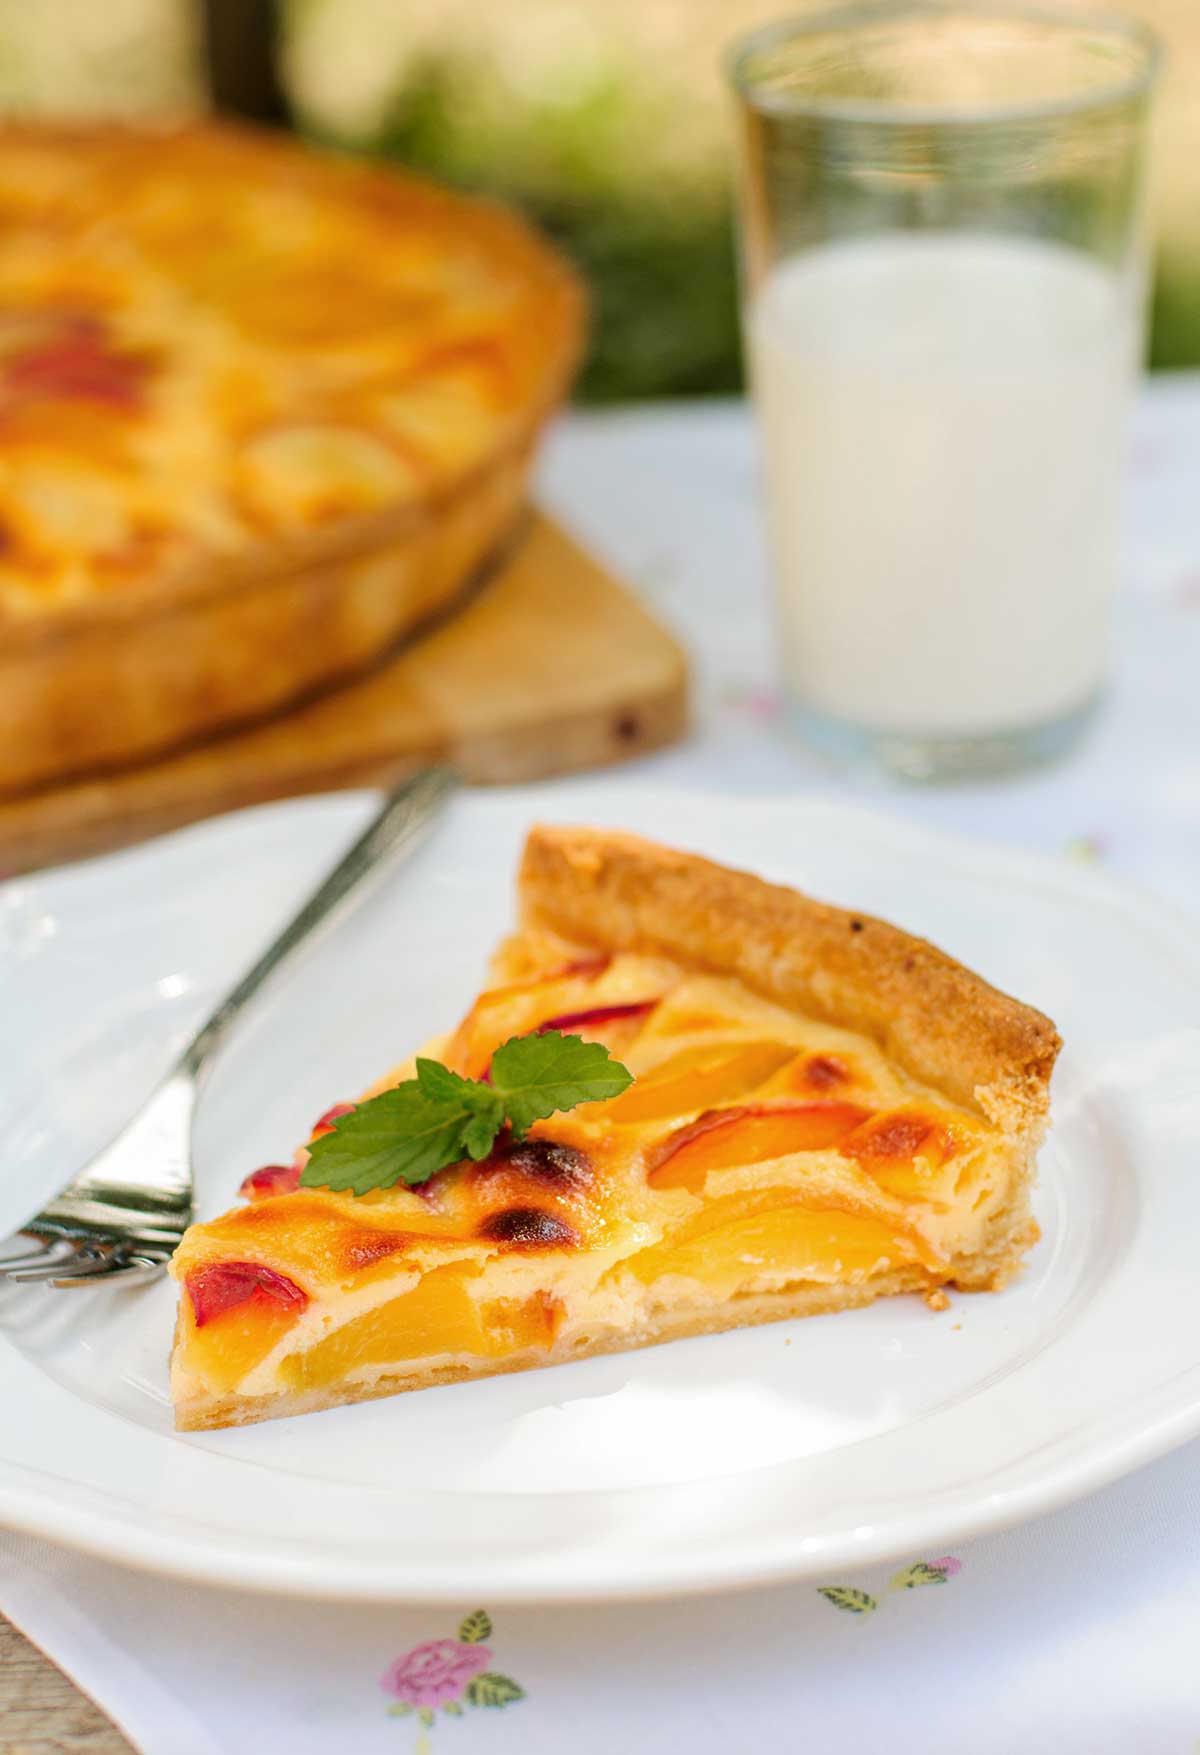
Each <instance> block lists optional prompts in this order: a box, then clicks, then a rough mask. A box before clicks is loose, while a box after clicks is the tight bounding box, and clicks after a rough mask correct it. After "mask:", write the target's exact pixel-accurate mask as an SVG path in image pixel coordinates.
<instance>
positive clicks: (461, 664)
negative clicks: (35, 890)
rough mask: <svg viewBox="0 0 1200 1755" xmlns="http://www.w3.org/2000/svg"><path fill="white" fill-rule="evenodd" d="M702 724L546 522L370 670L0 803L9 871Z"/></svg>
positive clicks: (619, 609)
mask: <svg viewBox="0 0 1200 1755" xmlns="http://www.w3.org/2000/svg"><path fill="white" fill-rule="evenodd" d="M686 719H687V668H686V663H685V660H684V656H683V653H682V651H681V650H680V648H679V646H678V645H677V644H676V642H675V641H674V640H673V639H672V638H671V636H670V635H669V634H667V633H666V632H665V631H664V630H663V629H662V628H660V627H659V625H658V624H657V622H655V621H654V620H653V619H652V618H651V617H650V615H648V614H647V612H646V611H645V610H644V609H643V608H642V607H641V605H640V604H639V603H638V602H637V601H636V600H635V599H634V598H633V597H632V596H631V595H630V593H629V592H628V591H627V590H626V589H625V588H624V586H622V585H621V584H620V583H619V582H618V581H617V580H616V579H614V578H613V577H612V576H611V574H609V573H607V572H606V571H605V570H604V569H603V568H602V567H601V566H600V565H599V563H598V562H597V561H595V560H594V559H593V558H592V557H591V556H589V555H587V554H585V553H584V551H583V550H582V549H581V548H580V547H579V546H578V545H577V544H576V543H575V542H574V541H573V540H572V539H571V538H570V537H569V536H568V535H567V534H566V533H565V532H564V531H563V530H561V529H560V528H559V527H558V526H557V525H556V524H554V523H552V522H551V521H550V520H549V519H547V518H545V517H542V516H540V515H538V514H534V515H533V516H532V518H531V519H530V522H529V525H528V527H527V529H526V530H525V532H524V533H523V534H522V536H521V538H520V539H519V541H518V542H517V543H516V544H515V545H514V547H513V548H512V549H511V550H510V551H509V553H508V555H507V557H506V558H505V559H504V560H503V561H502V562H501V563H500V564H498V565H497V567H496V568H495V570H494V571H493V572H492V574H491V575H490V576H489V578H488V579H487V580H486V581H485V582H484V583H483V584H482V585H481V586H480V587H479V589H478V590H477V591H476V592H475V594H474V595H473V596H472V597H471V598H470V599H469V600H468V601H467V602H466V603H465V604H464V605H463V607H462V608H460V609H459V611H458V612H457V613H456V614H455V615H453V616H452V617H451V618H450V619H449V620H447V621H445V622H444V623H442V624H441V625H440V626H438V627H436V628H435V629H433V630H432V631H431V632H428V633H426V634H425V635H423V636H422V637H420V638H418V639H416V640H414V641H412V642H411V643H410V644H408V645H406V646H405V647H404V648H403V649H402V650H401V651H399V652H398V653H396V654H394V655H393V656H392V657H391V658H389V659H388V660H386V661H385V663H384V664H383V665H381V666H380V667H379V668H378V669H376V670H373V671H372V672H371V673H370V674H369V675H367V676H365V677H362V678H360V679H359V680H357V681H355V682H353V683H351V684H349V685H348V686H346V687H344V688H341V689H338V690H336V691H335V692H334V693H332V694H327V695H323V696H322V697H321V698H320V699H319V700H316V701H313V702H310V703H309V704H308V705H307V706H303V707H301V708H298V709H297V710H295V711H293V712H291V713H288V714H285V715H283V716H282V717H280V718H277V719H272V720H270V721H268V722H266V723H264V724H261V725H257V726H255V727H253V728H251V729H250V730H246V731H242V732H238V733H236V734H233V735H231V736H229V737H224V738H220V739H217V740H215V741H213V742H210V743H205V744H203V745H201V746H199V747H197V748H193V749H189V750H187V751H184V752H183V753H181V754H178V755H174V756H171V757H169V758H167V759H166V760H164V761H159V762H154V763H150V764H147V765H145V766H141V767H138V768H131V769H123V770H121V771H120V772H118V773H114V774H111V775H103V776H99V777H91V778H88V779H85V780H80V781H77V782H75V783H74V784H72V785H68V786H60V787H55V788H53V789H50V790H47V791H42V792H36V793H27V794H22V795H20V796H14V797H9V798H6V799H0V874H3V873H6V872H8V873H12V872H19V871H29V870H32V869H33V868H34V867H36V866H40V865H49V864H53V863H56V862H58V861H60V860H65V859H76V858H79V857H81V856H82V855H84V854H88V853H96V852H100V851H102V850H104V849H107V848H111V847H118V846H124V845H125V844H127V843H129V842H131V841H138V840H141V839H143V838H144V837H145V836H147V835H154V834H158V833H160V832H161V831H162V830H164V829H171V828H177V827H179V825H180V824H182V823H188V822H192V821H194V820H195V819H196V818H198V817H204V816H211V815H213V814H214V813H216V812H217V811H224V810H233V809H236V808H237V807H238V806H240V805H247V804H259V803H262V802H263V801H264V800H266V799H271V798H285V797H289V796H291V795H292V794H294V793H301V792H321V791H327V790H329V789H331V788H335V787H346V786H361V785H366V784H375V783H378V782H381V781H385V780H394V779H398V778H399V777H400V776H401V775H402V774H403V773H404V772H406V771H407V770H409V769H411V768H414V767H418V766H420V765H421V764H422V763H423V762H428V761H430V760H434V759H436V760H444V761H449V762H453V763H454V764H455V766H456V767H457V768H458V769H459V770H460V772H461V773H462V774H463V775H464V777H465V778H466V779H468V780H470V781H476V782H487V781H492V782H496V781H515V780H533V779H541V778H543V777H545V776H547V775H551V774H563V773H569V772H571V771H572V770H575V769H579V768H591V767H598V766H601V765H603V764H605V763H609V762H617V761H621V760H623V759H624V758H626V757H628V756H633V755H640V754H642V753H643V752H644V751H646V750H650V749H654V748H656V747H657V746H658V745H660V744H664V743H668V742H670V741H671V740H672V739H674V738H677V737H679V736H680V735H681V734H682V732H683V730H684V728H685V724H686Z"/></svg>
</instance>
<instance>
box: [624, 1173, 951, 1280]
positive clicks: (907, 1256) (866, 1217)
mask: <svg viewBox="0 0 1200 1755" xmlns="http://www.w3.org/2000/svg"><path fill="white" fill-rule="evenodd" d="M769 1199H770V1200H771V1201H773V1203H774V1204H773V1205H772V1204H762V1205H760V1204H758V1203H757V1202H755V1201H753V1200H751V1201H749V1202H747V1201H745V1200H741V1201H739V1200H737V1199H736V1198H735V1199H734V1200H732V1201H721V1202H716V1203H714V1204H715V1207H716V1208H718V1209H720V1210H719V1213H717V1214H715V1215H714V1213H712V1212H710V1213H708V1214H705V1215H703V1216H702V1218H701V1220H700V1223H699V1224H698V1225H697V1224H693V1225H685V1226H684V1227H682V1228H681V1230H680V1231H679V1232H677V1233H676V1234H675V1235H674V1236H673V1237H670V1238H667V1239H666V1240H665V1241H664V1242H662V1243H658V1244H655V1245H654V1246H653V1247H652V1248H650V1249H647V1250H644V1251H643V1252H642V1253H641V1254H640V1255H637V1256H634V1257H633V1258H632V1260H631V1261H629V1262H627V1263H623V1264H622V1266H623V1267H627V1268H629V1269H631V1270H632V1271H633V1273H635V1274H636V1275H637V1277H638V1278H639V1279H640V1280H642V1281H644V1282H647V1283H649V1282H650V1281H652V1280H657V1279H660V1278H662V1277H663V1276H665V1275H668V1274H678V1275H680V1276H682V1277H683V1278H685V1279H689V1280H697V1281H699V1282H700V1283H701V1284H703V1285H704V1286H706V1287H708V1288H709V1289H710V1290H712V1291H715V1292H717V1293H719V1294H720V1295H721V1296H728V1295H730V1294H732V1293H734V1292H735V1291H737V1289H738V1288H739V1287H740V1286H743V1285H744V1284H745V1283H746V1282H747V1281H748V1280H752V1279H754V1278H756V1277H757V1276H759V1275H760V1274H763V1273H772V1274H780V1273H782V1274H786V1275H787V1276H788V1278H789V1279H796V1280H818V1281H819V1280H825V1281H830V1280H838V1281H846V1280H855V1279H858V1280H862V1279H865V1278H866V1277H867V1276H868V1275H869V1274H871V1273H873V1272H876V1271H879V1270H882V1269H885V1268H888V1267H899V1266H903V1265H907V1264H910V1263H912V1262H916V1261H921V1260H922V1259H923V1255H924V1254H927V1252H924V1251H922V1249H921V1247H920V1246H919V1244H918V1243H917V1241H916V1239H915V1238H913V1237H910V1236H908V1235H907V1234H905V1233H903V1232H900V1231H897V1230H896V1229H895V1228H894V1227H893V1226H892V1225H890V1224H888V1222H887V1221H886V1220H884V1219H881V1218H878V1217H877V1216H875V1215H874V1214H871V1213H856V1212H849V1211H846V1210H845V1209H843V1208H840V1207H817V1206H811V1205H808V1206H806V1205H805V1204H804V1203H803V1202H802V1201H801V1200H799V1199H797V1198H794V1197H793V1198H792V1199H790V1200H789V1199H788V1197H787V1194H786V1192H785V1191H784V1190H781V1189H775V1190H773V1191H771V1193H770V1196H769ZM925 1265H927V1266H928V1265H933V1264H931V1263H929V1262H926V1263H925ZM614 1271H615V1270H614Z"/></svg>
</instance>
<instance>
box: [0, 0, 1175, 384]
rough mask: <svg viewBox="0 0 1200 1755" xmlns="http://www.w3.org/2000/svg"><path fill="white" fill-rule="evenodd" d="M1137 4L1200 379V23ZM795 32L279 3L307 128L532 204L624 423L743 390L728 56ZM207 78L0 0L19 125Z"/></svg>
mask: <svg viewBox="0 0 1200 1755" xmlns="http://www.w3.org/2000/svg"><path fill="white" fill-rule="evenodd" d="M231 3H233V0H231ZM242 3H243V4H244V5H245V6H247V7H252V6H254V5H262V6H263V10H264V13H265V12H266V10H267V0H242ZM808 3H809V4H810V5H811V4H813V3H814V0H808ZM804 4H805V0H792V4H791V7H790V9H791V10H793V11H794V10H797V9H802V8H803V6H804ZM1131 4H1132V5H1133V6H1134V9H1135V10H1137V11H1138V12H1139V13H1140V14H1141V15H1142V16H1144V17H1145V18H1146V19H1147V20H1148V21H1149V22H1150V23H1151V24H1153V25H1154V26H1156V28H1158V29H1159V30H1160V32H1161V33H1162V34H1163V35H1164V37H1165V38H1166V40H1167V44H1168V49H1169V51H1170V55H1171V63H1172V67H1171V74H1170V77H1169V79H1168V81H1167V83H1166V85H1165V88H1164V90H1163V93H1162V97H1161V102H1160V105H1159V118H1158V130H1157V139H1156V143H1155V145H1156V149H1155V160H1154V163H1155V213H1156V230H1157V236H1158V240H1159V244H1158V276H1157V284H1156V292H1155V300H1154V312H1153V328H1152V341H1151V363H1152V364H1153V365H1154V366H1157V367H1175V366H1188V365H1200V195H1197V192H1196V182H1195V175H1194V166H1195V164H1196V163H1197V162H1198V161H1200V0H1131ZM787 10H789V5H788V0H776V3H775V4H772V0H277V4H276V11H275V14H274V22H275V25H276V28H277V33H278V65H279V72H280V78H281V81H282V85H283V88H284V92H285V94H286V100H287V103H288V106H289V108H290V111H291V114H292V117H293V119H294V121H295V122H296V124H297V126H299V127H300V128H302V129H303V130H304V131H305V132H307V133H309V134H311V135H312V136H314V137H316V138H318V139H322V140H326V141H333V142H336V143H338V144H341V145H349V146H353V147H356V148H359V149H361V150H364V151H367V152H371V153H378V154H382V155H386V156H389V157H393V158H395V159H397V160H399V161H401V162H403V163H406V164H410V165H414V166H418V167H420V168H422V169H425V170H428V171H431V172H433V173H435V174H436V175H439V176H442V177H445V178H447V179H448V180H450V181H452V182H455V183H459V184H461V185H463V186H465V187H468V188H473V189H479V190H483V191H486V192H489V193H493V194H496V195H499V196H502V197H505V198H507V199H512V200H515V201H517V202H518V203H519V204H520V205H521V206H523V207H524V208H525V210H526V211H527V212H528V213H530V214H531V215H532V216H533V217H534V218H535V219H536V220H537V221H539V222H540V223H541V224H542V225H543V226H544V227H545V228H546V229H547V230H548V231H549V232H550V233H551V234H552V235H553V236H554V237H555V238H557V239H558V240H559V241H560V243H561V244H562V245H563V246H564V248H565V249H566V250H567V251H568V252H569V253H570V254H571V255H572V256H573V257H574V258H575V260H576V261H577V262H578V263H579V265H580V266H581V268H582V269H583V271H584V273H585V275H586V276H587V278H588V281H589V283H590V285H591V288H592V293H593V300H594V317H595V325H594V327H595V339H594V347H593V352H592V356H591V360H590V362H589V365H588V368H587V371H586V373H585V376H584V379H583V383H582V387H581V388H582V394H583V395H584V396H585V397H587V398H589V399H591V400H595V401H613V400H618V399H625V398H630V397H645V396H667V395H689V394H702V393H708V392H720V391H728V390H732V389H734V388H736V387H737V385H738V384H739V382H740V361H739V346H738V333H737V303H736V281H735V268H734V252H733V243H732V229H731V224H730V215H729V157H730V154H729V131H728V123H729V117H728V110H727V106H726V100H725V94H724V91H723V89H722V81H721V76H720V69H719V63H720V55H721V51H722V49H723V48H724V46H725V45H726V44H727V43H728V41H729V40H730V38H731V37H733V36H735V35H737V34H739V33H740V32H741V31H743V30H745V29H748V28H750V27H751V26H753V25H755V24H758V23H761V22H762V21H763V19H764V18H765V17H770V16H772V15H774V14H776V13H778V12H781V11H787ZM203 63H204V55H203V31H202V6H201V0H103V3H102V4H98V3H97V0H36V4H33V5H31V4H30V3H29V0H0V108H3V109H6V110H9V111H10V112H11V111H24V110H36V111H43V112H44V111H48V110H49V111H54V110H58V111H61V110H68V111H71V112H73V113H96V112H100V113H105V112H111V111H114V110H116V111H125V112H139V111H146V110H153V109H156V108H157V109H162V108H180V107H183V108H187V107H195V106H196V105H198V104H201V103H202V102H203V100H204V69H203Z"/></svg>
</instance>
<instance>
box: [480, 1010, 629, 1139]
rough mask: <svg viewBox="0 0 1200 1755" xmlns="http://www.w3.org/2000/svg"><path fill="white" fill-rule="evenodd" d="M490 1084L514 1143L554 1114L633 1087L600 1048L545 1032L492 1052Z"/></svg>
mask: <svg viewBox="0 0 1200 1755" xmlns="http://www.w3.org/2000/svg"><path fill="white" fill-rule="evenodd" d="M491 1080H492V1089H493V1090H494V1091H496V1092H497V1093H498V1095H499V1096H500V1097H501V1098H502V1099H503V1102H504V1108H505V1112H506V1114H507V1115H508V1119H509V1121H510V1123H511V1124H512V1130H513V1133H514V1135H515V1136H516V1138H517V1139H519V1140H520V1139H523V1138H524V1137H525V1133H526V1130H527V1129H528V1128H529V1127H530V1126H531V1124H532V1123H533V1122H535V1121H544V1120H545V1119H546V1117H547V1116H548V1115H553V1114H554V1113H555V1112H556V1111H557V1110H559V1109H574V1107H575V1105H576V1104H577V1103H600V1102H603V1101H604V1099H605V1098H606V1097H619V1096H620V1094H621V1092H622V1091H624V1090H627V1089H628V1087H629V1086H630V1085H631V1084H632V1083H633V1074H632V1073H630V1072H628V1071H627V1070H626V1068H625V1067H623V1066H622V1065H621V1063H620V1061H619V1060H614V1059H613V1058H612V1056H611V1055H610V1054H609V1052H608V1049H607V1048H606V1047H605V1046H604V1044H603V1043H602V1042H585V1041H584V1040H583V1038H582V1037H581V1036H564V1035H563V1034H562V1032H561V1030H547V1031H545V1032H544V1033H543V1034H541V1035H538V1036H513V1037H510V1039H509V1040H508V1041H507V1042H505V1043H504V1044H503V1046H502V1047H500V1048H497V1050H496V1052H495V1054H493V1056H492V1068H491Z"/></svg>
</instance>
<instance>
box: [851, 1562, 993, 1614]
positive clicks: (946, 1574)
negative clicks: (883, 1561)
mask: <svg viewBox="0 0 1200 1755" xmlns="http://www.w3.org/2000/svg"><path fill="white" fill-rule="evenodd" d="M962 1569H963V1563H962V1561H961V1560H956V1559H955V1557H954V1555H953V1554H943V1555H942V1557H941V1559H940V1560H914V1562H913V1564H912V1565H911V1566H905V1567H904V1568H903V1569H902V1570H901V1571H900V1572H896V1573H893V1574H892V1576H891V1578H889V1579H888V1582H887V1588H888V1590H889V1591H893V1590H917V1589H918V1588H919V1587H920V1586H921V1585H923V1584H948V1583H949V1581H950V1580H951V1579H952V1578H953V1577H955V1575H956V1574H957V1573H959V1572H961V1571H962ZM817 1595H818V1596H822V1597H824V1598H825V1601H826V1602H827V1603H832V1604H833V1606H834V1608H835V1609H842V1610H844V1611H845V1613H846V1614H847V1615H863V1616H866V1615H873V1614H874V1613H875V1611H876V1609H878V1607H879V1598H878V1597H873V1596H872V1595H871V1593H870V1591H865V1590H856V1589H854V1588H853V1587H852V1586H850V1585H848V1584H823V1585H821V1586H820V1587H819V1588H818V1591H817Z"/></svg>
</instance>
